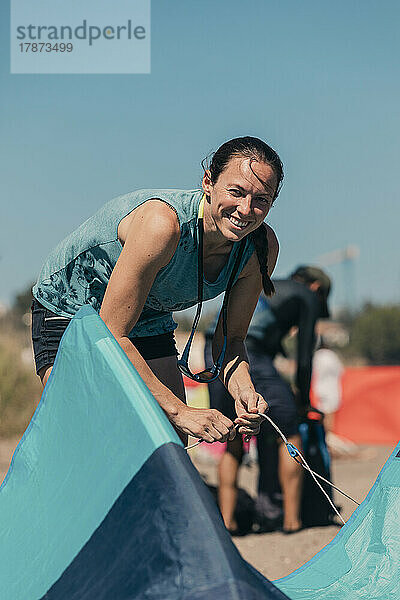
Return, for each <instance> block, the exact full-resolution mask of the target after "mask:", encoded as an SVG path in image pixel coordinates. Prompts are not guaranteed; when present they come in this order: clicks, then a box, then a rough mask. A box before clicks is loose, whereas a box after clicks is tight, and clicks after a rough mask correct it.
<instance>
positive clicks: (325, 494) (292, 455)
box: [259, 413, 346, 525]
mask: <svg viewBox="0 0 400 600" xmlns="http://www.w3.org/2000/svg"><path fill="white" fill-rule="evenodd" d="M259 416H260V417H263V418H264V419H267V420H268V421H269V422H270V423H271V425H272V426H273V427H274V429H276V431H277V432H278V433H279V435H280V436H281V438H282V440H283V441H284V442H285V444H286V448H287V449H288V452H289V455H290V456H291V457H292V458H294V459H295V458H296V454H294V453H293V450H295V451H296V453H297V454H298V455H299V456H300V458H301V460H302V461H303V462H304V465H305V468H306V469H307V471H308V472H309V473H310V475H311V477H312V478H313V479H314V481H315V483H316V484H317V486H318V487H319V489H320V490H321V492H322V493H323V494H324V496H325V497H326V499H327V500H328V502H329V504H330V505H331V507H332V508H333V510H334V511H335V513H336V514H337V516H338V517H339V519H340V520H341V521H342V523H343V525H346V521H345V520H344V519H343V517H342V515H341V514H340V512H339V511H338V509H337V508H336V506H335V505H334V504H333V502H332V500H331V499H330V498H329V496H328V494H327V493H326V491H325V490H324V488H323V487H322V485H321V484H320V482H319V481H318V480H317V478H316V477H315V475H314V471H313V470H312V469H311V467H310V466H309V464H308V463H307V461H306V459H305V458H304V456H303V455H302V453H301V452H300V450H299V449H298V448H296V446H294V445H293V444H290V443H289V442H288V441H287V438H286V437H285V436H284V435H283V433H282V431H281V430H280V429H279V427H278V426H277V425H275V423H274V422H273V420H272V419H271V418H270V417H269V416H268V415H264V414H262V413H259ZM292 449H293V450H292ZM290 450H292V452H290ZM329 483H330V482H329Z"/></svg>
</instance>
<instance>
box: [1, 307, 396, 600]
mask: <svg viewBox="0 0 400 600" xmlns="http://www.w3.org/2000/svg"><path fill="white" fill-rule="evenodd" d="M399 490H400V444H399V445H398V446H397V448H396V449H395V450H394V452H393V454H392V455H391V457H390V458H389V460H388V461H387V463H386V464H385V466H384V467H383V469H382V471H381V473H380V475H379V477H378V479H377V481H376V483H375V485H374V486H373V488H372V490H371V491H370V493H369V494H368V496H367V498H366V499H365V500H364V502H363V503H362V504H361V505H360V507H359V508H358V509H357V510H356V511H355V512H354V514H353V516H352V517H351V519H350V520H349V522H348V523H347V524H346V525H345V526H344V527H343V528H342V529H341V531H340V532H339V533H338V535H337V536H336V537H335V539H334V540H333V541H332V542H331V543H330V544H328V546H326V547H325V548H324V549H323V550H321V551H320V552H319V553H318V554H317V555H316V556H315V557H314V558H313V559H312V560H311V561H309V562H308V563H306V564H305V565H304V566H303V567H301V568H300V569H298V570H297V571H295V572H294V573H292V574H291V575H289V576H288V577H285V578H283V579H280V580H278V581H276V582H270V581H268V580H267V579H266V578H265V577H263V576H262V575H261V574H260V573H258V572H257V571H256V570H255V569H253V567H251V566H250V565H249V564H248V563H246V562H245V561H244V560H243V559H242V558H241V556H240V555H239V553H238V551H237V549H236V547H235V546H234V544H233V543H232V541H231V539H230V536H229V534H228V533H227V531H226V529H225V527H224V525H223V522H222V519H221V517H220V515H219V513H218V511H217V508H216V506H215V503H214V501H213V499H212V498H211V495H210V494H209V492H208V490H207V488H206V486H205V485H204V484H203V482H202V480H201V478H200V476H199V475H198V473H197V471H196V470H195V468H194V467H193V465H192V463H191V461H190V459H189V457H188V456H187V453H186V452H185V450H184V448H183V446H182V444H181V442H180V440H179V438H178V436H177V435H176V433H175V431H174V430H173V428H172V427H171V425H170V423H169V421H168V419H167V418H166V416H165V415H164V413H163V411H162V410H161V408H160V407H159V405H158V404H157V402H156V401H155V400H154V398H153V397H152V395H151V394H150V392H149V390H148V389H147V387H146V386H145V384H144V383H143V381H142V380H141V379H140V377H139V375H138V374H137V372H136V370H135V368H134V367H133V365H132V364H131V363H130V362H129V360H128V358H127V357H126V355H125V354H124V352H123V351H122V349H121V348H120V346H119V345H118V343H117V342H116V340H115V339H114V338H113V336H112V335H111V333H110V332H109V331H108V329H107V327H106V326H105V325H104V323H103V321H102V320H101V319H100V317H99V316H98V315H97V313H96V312H95V311H94V310H93V309H92V308H91V307H89V306H86V307H83V308H82V309H81V310H80V311H79V312H78V313H77V314H76V316H75V317H74V318H73V319H72V321H71V323H70V325H69V327H68V328H67V330H66V332H65V334H64V336H63V339H62V341H61V345H60V349H59V352H58V354H57V358H56V363H55V366H54V369H53V371H52V373H51V376H50V379H49V381H48V384H47V385H46V388H45V390H44V393H43V395H42V399H41V402H40V404H39V406H38V408H37V410H36V412H35V414H34V416H33V418H32V420H31V422H30V424H29V426H28V428H27V430H26V432H25V434H24V436H23V438H22V440H21V442H20V443H19V445H18V447H17V449H16V451H15V453H14V456H13V459H12V463H11V466H10V469H9V471H8V473H7V475H6V478H5V480H4V482H3V485H2V486H1V488H0V598H1V599H3V598H4V599H5V600H41V599H43V600H44V599H46V600H106V599H107V600H133V599H135V600H136V599H137V600H142V599H143V600H206V599H207V600H208V599H209V598H220V597H221V598H222V597H223V598H224V600H258V599H260V600H261V599H263V600H268V599H274V600H285V598H286V599H288V598H289V599H292V600H308V599H310V600H311V599H315V600H316V599H318V600H345V599H346V600H364V599H368V600H395V599H396V600H398V599H399V598H400V568H399V561H400V494H399Z"/></svg>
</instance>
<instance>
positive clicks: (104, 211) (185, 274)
mask: <svg viewBox="0 0 400 600" xmlns="http://www.w3.org/2000/svg"><path fill="white" fill-rule="evenodd" d="M202 195H203V192H202V190H151V189H146V190H138V191H135V192H131V193H130V194H125V195H123V196H119V197H117V198H114V199H113V200H111V201H110V202H108V203H107V204H105V205H104V206H103V208H101V209H100V210H99V211H98V212H97V213H95V214H94V215H93V216H92V217H90V218H89V219H87V221H85V222H84V223H83V224H82V225H81V226H80V227H78V229H76V230H75V231H74V232H73V233H71V234H70V235H69V236H68V237H66V238H65V239H64V240H63V241H62V242H61V243H60V244H59V245H58V246H57V247H56V248H55V249H54V250H53V251H52V252H51V253H50V255H49V256H48V258H47V260H46V262H45V264H44V265H43V267H42V270H41V271H40V274H39V277H38V281H37V283H36V284H35V285H34V287H33V290H32V293H33V295H34V297H35V298H36V299H37V300H38V301H39V302H40V303H41V304H43V306H45V307H46V308H48V309H49V310H51V311H52V312H54V313H56V314H57V315H60V316H63V317H67V318H72V316H73V315H74V314H75V313H76V312H77V311H78V310H79V308H80V307H81V306H83V305H84V304H90V305H92V306H93V308H94V309H95V310H96V311H99V310H100V307H101V303H102V300H103V297H104V293H105V290H106V287H107V284H108V281H109V279H110V275H111V272H112V270H113V269H114V266H115V264H116V262H117V260H118V257H119V255H120V253H121V250H122V245H121V243H120V241H119V239H118V225H119V223H120V221H121V220H122V219H123V218H124V217H125V216H127V215H128V214H129V213H130V212H132V211H133V210H134V209H135V208H137V207H138V206H140V205H141V204H143V203H144V202H146V201H147V200H150V199H152V198H156V199H159V200H162V201H163V202H165V203H166V204H168V205H169V206H170V207H171V208H172V209H173V210H174V211H175V213H176V215H177V217H178V221H179V226H180V240H179V243H178V246H177V248H176V250H175V253H174V255H173V257H172V259H171V260H170V262H169V263H168V264H167V265H166V266H165V267H163V268H162V269H161V270H160V271H159V272H158V274H157V276H156V278H155V280H154V282H153V285H152V287H151V289H150V292H149V295H148V296H147V299H146V302H145V305H144V308H143V311H142V313H141V315H140V317H139V319H138V321H137V323H136V325H135V326H134V328H133V329H132V331H131V332H130V334H129V336H130V337H142V336H150V335H159V334H162V333H167V332H170V331H173V330H174V329H175V328H176V327H177V324H176V323H175V322H174V320H173V318H172V312H173V311H177V310H184V309H185V308H189V307H190V306H193V305H195V304H196V303H197V214H198V208H199V204H200V201H201V198H202ZM238 249H239V244H238V243H235V244H234V245H233V247H232V250H231V252H230V255H229V257H228V259H227V262H226V263H225V265H224V267H223V268H222V270H221V272H220V274H219V275H218V278H217V279H216V280H215V281H214V282H212V283H211V282H209V281H207V280H206V279H204V290H203V298H204V300H209V299H210V298H215V297H216V296H218V295H219V294H220V293H222V292H223V291H225V289H226V286H227V283H228V279H229V275H230V273H231V271H232V267H233V264H234V261H235V257H236V253H237V251H238ZM253 251H254V245H253V243H252V242H251V240H250V239H248V240H247V244H246V247H245V251H244V253H243V256H242V259H241V263H240V266H239V270H238V274H239V273H240V272H241V270H242V269H243V267H244V265H245V264H246V263H247V261H248V260H249V258H250V256H251V255H252V253H253ZM236 277H237V276H236Z"/></svg>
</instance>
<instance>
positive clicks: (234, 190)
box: [229, 188, 240, 198]
mask: <svg viewBox="0 0 400 600" xmlns="http://www.w3.org/2000/svg"><path fill="white" fill-rule="evenodd" d="M229 192H230V193H231V194H232V196H235V197H236V198H239V196H240V190H236V189H235V188H232V189H230V190H229Z"/></svg>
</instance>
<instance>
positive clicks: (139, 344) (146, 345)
mask: <svg viewBox="0 0 400 600" xmlns="http://www.w3.org/2000/svg"><path fill="white" fill-rule="evenodd" d="M69 322H70V319H67V318H66V317H60V315H56V314H55V313H53V312H51V310H49V309H48V308H45V307H44V306H43V305H42V304H40V302H38V301H37V300H36V299H34V300H33V302H32V342H33V354H34V357H35V363H36V373H39V371H40V369H42V368H43V367H46V366H51V365H53V364H54V361H55V358H56V354H57V350H58V346H59V344H60V340H61V338H62V336H63V333H64V331H65V330H66V328H67V327H68V325H69ZM129 339H130V340H131V342H132V343H133V344H134V346H135V347H136V348H137V350H138V351H139V352H140V354H141V355H142V356H143V358H144V359H145V360H151V359H153V358H164V357H166V356H177V350H176V346H175V337H174V332H173V331H170V332H168V333H162V334H160V335H150V336H148V337H137V338H129Z"/></svg>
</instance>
